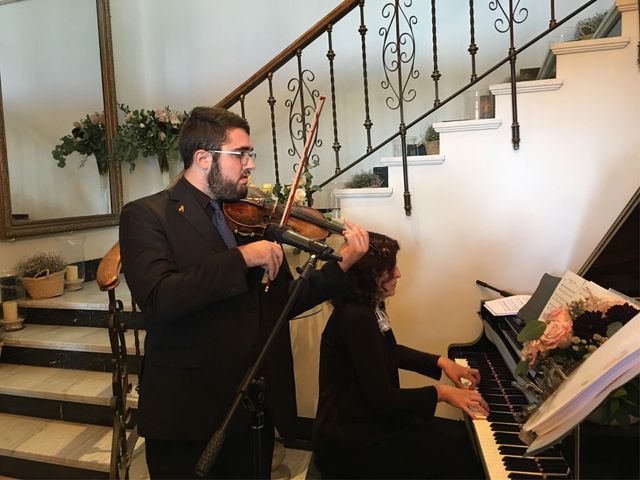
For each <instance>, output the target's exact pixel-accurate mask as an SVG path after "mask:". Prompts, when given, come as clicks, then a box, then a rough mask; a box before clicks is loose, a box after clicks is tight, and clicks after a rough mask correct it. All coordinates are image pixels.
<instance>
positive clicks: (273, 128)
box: [267, 72, 280, 185]
mask: <svg viewBox="0 0 640 480" xmlns="http://www.w3.org/2000/svg"><path fill="white" fill-rule="evenodd" d="M267 81H268V83H269V98H268V99H267V103H268V104H269V115H270V118H271V143H272V145H273V169H274V170H275V176H276V185H280V171H279V169H278V141H277V139H276V113H275V108H274V107H275V104H276V98H275V97H274V96H273V72H269V74H268V75H267Z"/></svg>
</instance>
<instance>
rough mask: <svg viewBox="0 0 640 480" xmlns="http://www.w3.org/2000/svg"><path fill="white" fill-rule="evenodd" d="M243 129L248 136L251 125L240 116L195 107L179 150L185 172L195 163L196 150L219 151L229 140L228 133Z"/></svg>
mask: <svg viewBox="0 0 640 480" xmlns="http://www.w3.org/2000/svg"><path fill="white" fill-rule="evenodd" d="M233 128H242V129H243V130H244V131H245V132H247V134H249V133H250V131H249V123H248V122H247V121H246V120H245V119H244V118H242V117H241V116H239V115H236V114H235V113H233V112H230V111H229V110H226V109H224V108H220V107H195V108H194V109H193V110H191V113H189V117H188V118H187V120H186V121H185V122H184V125H183V126H182V130H181V131H180V140H179V143H178V148H179V150H180V156H181V157H182V161H183V162H184V168H185V170H186V169H187V168H189V167H190V166H191V164H192V163H193V154H194V153H195V152H196V150H199V149H204V150H218V149H220V147H221V146H222V145H223V144H224V142H225V140H226V139H227V132H228V131H229V130H231V129H233Z"/></svg>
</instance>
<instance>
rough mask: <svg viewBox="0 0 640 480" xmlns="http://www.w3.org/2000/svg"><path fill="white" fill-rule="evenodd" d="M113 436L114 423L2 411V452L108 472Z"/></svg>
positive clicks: (0, 433) (8, 454)
mask: <svg viewBox="0 0 640 480" xmlns="http://www.w3.org/2000/svg"><path fill="white" fill-rule="evenodd" d="M111 437H112V429H111V427H102V426H98V425H88V424H81V423H71V422H62V421H58V420H44V419H40V418H33V417H22V416H19V415H10V414H6V413H0V455H5V456H12V457H15V458H22V459H25V460H34V461H39V462H46V463H53V464H56V465H65V466H70V467H76V468H84V469H87V470H93V471H102V472H108V471H109V464H110V461H111ZM138 442H139V444H141V443H142V439H139V440H138Z"/></svg>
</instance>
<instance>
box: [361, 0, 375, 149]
mask: <svg viewBox="0 0 640 480" xmlns="http://www.w3.org/2000/svg"><path fill="white" fill-rule="evenodd" d="M364 2H365V0H360V28H358V33H360V45H361V48H362V80H363V84H364V124H363V125H364V128H365V130H366V133H367V153H368V152H370V151H371V127H372V126H373V122H372V121H371V116H370V115H369V81H368V79H367V45H366V41H365V40H366V35H367V26H366V25H365V23H364Z"/></svg>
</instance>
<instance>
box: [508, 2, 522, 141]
mask: <svg viewBox="0 0 640 480" xmlns="http://www.w3.org/2000/svg"><path fill="white" fill-rule="evenodd" d="M513 25H514V11H513V0H509V65H510V68H511V115H512V122H511V144H512V145H513V149H514V150H518V149H519V148H520V124H519V123H518V99H517V85H516V48H515V40H514V35H513Z"/></svg>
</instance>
